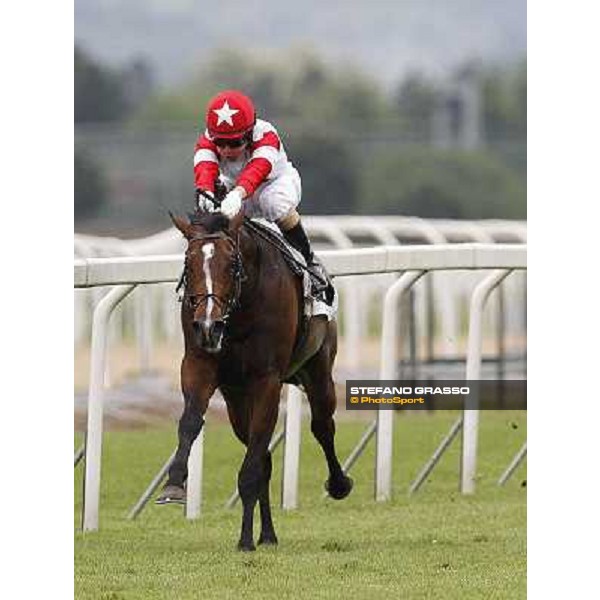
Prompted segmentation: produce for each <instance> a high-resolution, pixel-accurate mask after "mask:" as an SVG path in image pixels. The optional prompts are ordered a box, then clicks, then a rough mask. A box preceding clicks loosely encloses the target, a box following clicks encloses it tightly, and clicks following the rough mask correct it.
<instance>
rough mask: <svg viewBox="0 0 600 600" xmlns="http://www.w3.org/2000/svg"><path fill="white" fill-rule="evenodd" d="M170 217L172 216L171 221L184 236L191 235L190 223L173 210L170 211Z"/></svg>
mask: <svg viewBox="0 0 600 600" xmlns="http://www.w3.org/2000/svg"><path fill="white" fill-rule="evenodd" d="M169 217H171V221H173V225H175V227H177V229H179V231H181V233H183V235H184V237H186V238H187V237H189V235H190V227H191V226H190V224H189V223H188V222H187V221H186V220H185V219H182V218H181V217H178V216H177V215H174V214H173V213H172V212H171V211H169Z"/></svg>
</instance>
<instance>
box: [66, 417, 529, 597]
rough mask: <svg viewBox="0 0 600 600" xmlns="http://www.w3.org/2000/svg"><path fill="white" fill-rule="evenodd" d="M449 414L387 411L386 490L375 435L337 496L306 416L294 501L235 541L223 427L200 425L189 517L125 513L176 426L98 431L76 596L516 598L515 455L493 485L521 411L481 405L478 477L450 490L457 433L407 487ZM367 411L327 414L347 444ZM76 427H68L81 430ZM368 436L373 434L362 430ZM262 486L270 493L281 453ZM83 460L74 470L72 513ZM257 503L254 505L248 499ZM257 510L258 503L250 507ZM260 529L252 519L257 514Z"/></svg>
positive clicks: (522, 569) (232, 450)
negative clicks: (242, 547) (378, 471)
mask: <svg viewBox="0 0 600 600" xmlns="http://www.w3.org/2000/svg"><path fill="white" fill-rule="evenodd" d="M455 417H456V415H455V414H452V413H436V414H435V415H434V416H431V415H425V414H413V415H404V416H399V417H398V418H396V427H395V441H394V453H395V459H394V500H393V501H392V502H390V503H386V504H379V503H375V502H374V501H373V499H372V496H373V475H374V474H373V462H374V448H373V445H371V446H370V447H369V448H368V451H367V452H366V453H365V455H363V457H362V458H361V459H360V460H359V462H358V463H357V464H356V465H355V467H354V469H353V471H352V477H353V478H354V481H355V487H354V490H353V492H352V494H351V495H350V496H349V497H348V498H347V499H345V500H343V501H341V502H336V501H334V500H331V499H326V500H323V499H322V498H321V492H322V486H323V481H324V479H325V475H326V467H325V461H324V459H323V458H322V455H321V451H320V448H319V447H318V446H317V444H316V442H315V441H314V439H313V438H312V436H311V434H310V430H309V428H308V426H307V425H308V424H307V423H305V425H306V426H305V427H304V428H303V432H302V434H303V444H302V455H301V463H300V468H301V481H300V503H301V506H300V508H299V510H297V511H292V512H283V511H282V510H280V509H279V508H275V510H274V519H275V527H276V530H277V534H278V536H279V546H278V547H277V548H261V547H259V549H258V550H257V551H256V552H254V553H251V554H247V553H240V552H238V551H236V549H235V545H236V543H237V539H238V535H239V526H240V517H241V515H240V508H239V506H238V507H236V508H235V509H233V510H231V511H228V510H225V509H223V508H222V506H223V503H224V502H225V500H226V499H227V498H228V497H229V495H230V494H231V492H232V491H233V489H234V482H235V479H236V473H237V469H238V468H239V465H240V463H241V458H242V455H243V449H242V447H241V445H240V444H239V443H238V442H237V441H236V440H235V439H234V437H233V434H232V433H231V431H230V428H229V426H227V425H221V424H213V423H210V422H209V424H208V427H207V430H206V445H205V455H204V466H205V470H204V477H205V482H204V483H205V485H204V500H203V515H202V517H201V518H200V519H199V520H196V521H187V520H186V519H184V518H183V516H182V515H183V513H182V510H181V507H174V506H163V507H160V506H154V505H148V507H147V508H146V510H145V511H144V512H143V513H142V514H141V515H140V516H139V517H138V519H137V520H136V521H133V522H131V521H127V520H126V519H125V515H126V514H127V512H128V510H129V509H130V508H131V506H132V505H133V504H134V503H135V501H136V500H137V498H138V496H139V495H140V493H141V492H142V491H143V490H144V489H145V487H146V485H147V484H148V482H149V481H150V480H151V479H152V477H153V476H154V474H155V472H156V471H157V470H158V468H159V467H160V465H161V464H162V462H163V461H164V460H165V459H166V457H167V456H168V455H169V453H170V452H171V450H172V448H173V446H174V443H175V425H174V424H173V426H171V427H169V428H166V429H162V430H151V431H131V432H108V433H106V434H105V438H104V454H103V479H102V494H101V513H100V530H99V531H98V532H93V533H86V534H83V533H81V531H79V530H77V531H76V533H75V596H76V598H99V599H113V600H116V599H133V598H139V599H142V598H143V599H145V600H148V599H154V598H161V599H162V598H176V599H178V600H184V599H188V598H190V599H191V598H209V599H211V598H236V599H237V598H244V599H247V598H264V599H269V598H273V599H275V598H276V599H278V600H282V599H286V598H356V599H358V600H360V599H363V598H410V599H413V598H415V599H419V598H443V599H448V598H461V599H464V598H486V599H489V598H511V599H512V598H524V597H525V595H526V487H524V485H523V483H522V482H523V481H524V479H525V478H526V472H525V470H526V466H525V465H521V466H520V467H519V469H518V470H517V472H516V473H515V474H514V476H513V478H512V479H511V480H510V481H509V482H508V483H507V485H506V486H505V487H504V488H498V487H497V486H496V484H495V482H496V480H497V478H498V476H499V475H500V473H501V472H502V471H503V469H504V468H505V467H506V465H507V464H508V462H509V461H510V459H511V458H512V456H513V455H514V454H515V452H516V451H517V450H518V448H519V447H520V445H521V443H522V442H523V441H524V439H525V436H526V413H523V412H510V413H509V412H497V413H494V412H482V414H481V435H480V443H479V461H478V487H477V492H476V494H475V495H473V496H470V497H463V496H461V495H460V494H459V493H458V491H457V479H458V456H459V454H458V453H459V446H460V443H459V440H455V442H454V445H453V446H452V448H451V449H450V450H449V451H448V453H447V454H446V455H445V456H444V458H443V459H442V461H441V462H440V464H439V465H438V466H437V468H436V470H435V471H434V472H433V473H432V474H431V476H430V480H429V481H428V482H427V483H426V484H425V485H424V487H423V488H422V489H421V491H420V492H419V493H417V494H416V495H414V496H413V497H408V495H407V493H406V490H407V488H408V485H409V483H410V481H411V479H412V478H413V477H414V476H415V474H416V473H417V471H418V470H419V468H420V467H421V465H422V464H423V462H424V461H425V460H426V459H427V458H428V457H429V456H430V454H431V452H432V451H433V449H434V447H435V445H436V444H437V443H438V441H439V440H440V439H441V437H442V436H443V435H444V434H445V432H446V431H447V429H448V428H449V427H450V424H451V423H452V422H453V420H454V419H455ZM364 427H365V423H357V422H344V423H341V424H338V435H337V441H338V448H339V455H340V457H341V458H344V457H345V456H347V454H348V452H349V451H350V450H351V448H352V447H353V445H354V444H355V443H356V441H357V440H358V438H359V436H360V434H361V432H362V430H363V428H364ZM79 441H80V438H79V436H78V439H76V442H79ZM371 444H372V443H371ZM280 452H281V451H280V450H278V451H277V453H276V455H275V459H274V467H275V469H274V471H275V472H274V478H273V481H272V483H271V493H272V498H273V500H274V504H275V505H277V501H278V496H279V490H280V489H281V483H280V481H281V480H280V474H281V458H280V457H281V454H280ZM81 487H82V483H81V467H78V468H77V470H76V475H75V490H76V498H75V523H76V527H79V524H80V511H81ZM257 513H258V511H257ZM257 520H258V514H257ZM255 532H256V533H258V523H255Z"/></svg>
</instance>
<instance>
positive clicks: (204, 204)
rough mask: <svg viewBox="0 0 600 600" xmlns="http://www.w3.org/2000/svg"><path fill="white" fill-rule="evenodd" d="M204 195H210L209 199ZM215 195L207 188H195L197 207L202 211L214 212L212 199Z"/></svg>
mask: <svg viewBox="0 0 600 600" xmlns="http://www.w3.org/2000/svg"><path fill="white" fill-rule="evenodd" d="M206 196H210V199H209V198H207V197H206ZM214 197H215V195H214V194H213V193H212V192H210V191H208V190H199V189H197V190H196V203H197V205H198V209H199V210H201V211H203V212H214V210H215V204H214V202H213V201H212V200H213V199H214Z"/></svg>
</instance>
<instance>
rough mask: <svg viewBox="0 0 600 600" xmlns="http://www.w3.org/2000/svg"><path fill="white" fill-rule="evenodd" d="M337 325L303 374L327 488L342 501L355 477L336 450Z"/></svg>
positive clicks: (330, 328) (331, 325)
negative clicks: (325, 468)
mask: <svg viewBox="0 0 600 600" xmlns="http://www.w3.org/2000/svg"><path fill="white" fill-rule="evenodd" d="M335 343H336V329H335V324H334V323H333V322H332V323H330V324H329V330H328V334H327V337H326V339H325V341H324V343H323V346H321V349H320V350H319V352H318V353H317V354H315V356H313V358H311V359H310V360H309V361H308V362H307V363H306V364H305V365H304V367H303V368H302V371H301V372H300V373H299V375H300V378H301V380H302V383H303V384H304V388H305V390H306V395H307V396H308V402H309V404H310V409H311V414H312V420H311V425H310V427H311V431H312V433H313V435H314V436H315V438H316V440H317V441H318V442H319V444H320V445H321V448H323V452H324V454H325V459H326V460H327V466H328V468H329V478H328V479H327V481H326V482H325V489H326V490H327V492H328V493H329V495H330V496H331V497H332V498H335V499H336V500H341V499H342V498H345V497H346V496H347V495H348V494H349V493H350V492H351V490H352V485H353V483H352V479H350V477H348V476H347V475H345V474H344V472H343V471H342V467H341V466H340V463H339V460H338V457H337V454H336V452H335V421H334V420H333V414H334V412H335V408H336V398H335V386H334V383H333V379H332V377H331V369H332V366H333V360H334V358H335V350H336V346H335Z"/></svg>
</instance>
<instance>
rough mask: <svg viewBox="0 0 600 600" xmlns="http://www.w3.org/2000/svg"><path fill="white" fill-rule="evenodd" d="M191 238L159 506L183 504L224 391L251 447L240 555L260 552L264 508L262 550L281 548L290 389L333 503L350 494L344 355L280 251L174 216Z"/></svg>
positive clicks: (240, 226)
mask: <svg viewBox="0 0 600 600" xmlns="http://www.w3.org/2000/svg"><path fill="white" fill-rule="evenodd" d="M171 219H172V221H173V223H174V225H175V226H176V227H177V229H179V231H180V232H181V233H182V234H183V236H184V237H185V239H186V240H187V249H186V253H185V265H184V271H183V275H182V280H181V283H182V285H183V286H184V294H183V298H182V308H181V323H182V329H183V335H184V348H185V351H184V356H183V360H182V364H181V388H182V392H183V398H184V409H183V414H182V416H181V419H180V421H179V427H178V439H179V443H178V447H177V452H176V454H175V458H174V461H173V463H172V465H171V467H170V470H169V476H168V480H167V483H166V485H165V487H164V489H163V490H162V492H161V494H160V496H159V498H158V499H157V503H159V504H167V503H171V502H176V503H183V502H184V499H185V491H184V484H185V481H186V479H187V461H188V457H189V453H190V448H191V446H192V443H193V442H194V440H195V439H196V437H197V436H198V434H199V433H200V431H201V429H202V426H203V424H204V414H205V411H206V409H207V406H208V402H209V399H210V397H211V396H212V394H213V392H214V391H215V390H216V389H217V388H219V389H220V391H221V393H222V395H223V398H224V399H225V402H226V404H227V412H228V414H229V420H230V422H231V426H232V428H233V431H234V433H235V435H236V436H237V438H238V439H239V440H240V441H241V442H242V443H243V444H245V446H246V447H247V449H246V455H245V457H244V460H243V462H242V465H241V468H240V470H239V473H238V490H239V494H240V497H241V500H242V505H243V516H242V527H241V535H240V539H239V543H238V548H239V549H240V550H244V551H251V550H255V548H256V547H255V545H254V534H253V519H254V509H255V506H256V503H257V501H258V503H259V506H260V517H261V531H260V537H259V539H258V543H259V544H277V536H276V534H275V528H274V526H273V520H272V516H271V506H270V500H269V482H270V479H271V471H272V461H271V453H270V452H269V450H268V445H269V442H270V440H271V437H272V435H273V430H274V428H275V425H276V422H277V416H278V410H279V399H280V393H281V388H282V385H283V384H284V383H295V384H299V385H301V386H302V387H303V388H304V390H305V392H306V395H307V397H308V401H309V404H310V409H311V431H312V433H313V435H314V436H315V438H316V439H317V441H318V442H319V444H320V445H321V447H322V449H323V452H324V454H325V458H326V460H327V466H328V469H329V477H328V479H327V480H326V482H325V489H326V490H327V492H328V493H329V495H330V496H331V497H332V498H335V499H342V498H345V497H346V496H347V495H348V494H349V493H350V491H351V490H352V485H353V484H352V480H351V479H350V478H349V477H347V476H346V475H345V474H344V472H343V471H342V468H341V466H340V463H339V461H338V458H337V455H336V451H335V443H334V437H335V423H334V420H333V414H334V411H335V408H336V396H335V388H334V383H333V379H332V375H331V370H332V366H333V362H334V359H335V355H336V350H337V328H336V323H335V320H333V319H332V320H329V321H328V320H327V318H326V317H325V316H316V317H311V318H310V319H308V320H307V319H305V317H304V316H303V300H304V297H303V287H302V281H301V278H300V277H298V275H297V274H294V273H293V272H292V271H291V270H290V268H289V267H288V264H287V263H286V261H285V260H284V257H283V254H282V252H281V249H278V248H277V247H275V246H274V245H273V244H272V243H270V242H269V241H268V240H267V239H265V238H264V237H263V236H261V235H258V233H257V231H256V230H255V228H253V227H252V226H251V225H252V222H251V221H248V219H247V218H245V217H243V216H242V214H239V215H237V216H236V217H234V218H233V219H231V220H229V219H228V218H227V217H225V216H224V215H223V214H221V213H218V212H215V213H203V212H199V211H196V213H195V214H193V215H191V216H190V220H189V221H188V220H185V219H183V218H181V217H177V216H174V215H171Z"/></svg>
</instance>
